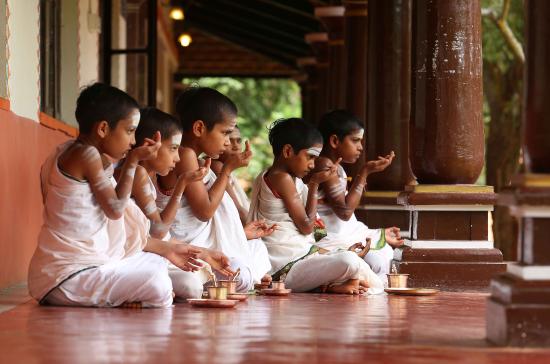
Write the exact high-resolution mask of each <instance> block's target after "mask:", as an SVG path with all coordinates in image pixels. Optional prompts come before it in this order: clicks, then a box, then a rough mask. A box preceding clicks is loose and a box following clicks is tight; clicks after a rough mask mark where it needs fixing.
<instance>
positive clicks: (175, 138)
mask: <svg viewBox="0 0 550 364" xmlns="http://www.w3.org/2000/svg"><path fill="white" fill-rule="evenodd" d="M180 144H181V134H179V133H178V134H176V135H172V145H180Z"/></svg>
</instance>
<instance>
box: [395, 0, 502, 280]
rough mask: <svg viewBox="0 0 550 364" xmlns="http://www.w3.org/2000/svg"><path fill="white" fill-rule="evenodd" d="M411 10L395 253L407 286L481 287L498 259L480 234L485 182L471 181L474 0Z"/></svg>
mask: <svg viewBox="0 0 550 364" xmlns="http://www.w3.org/2000/svg"><path fill="white" fill-rule="evenodd" d="M412 14H413V15H412V24H413V26H412V33H413V35H412V40H413V46H412V77H411V79H412V103H411V106H412V110H411V125H410V160H411V167H412V171H413V173H414V175H415V176H416V177H417V179H418V183H419V184H418V185H415V186H406V187H405V192H404V193H402V194H400V195H399V197H398V203H399V204H401V205H403V206H404V207H405V208H406V209H407V210H409V211H411V214H412V215H411V221H410V232H411V236H410V241H409V242H408V243H407V246H408V247H407V248H405V249H403V251H402V254H401V255H396V259H397V260H398V262H399V270H400V272H403V273H409V274H410V280H411V283H412V285H414V286H426V285H429V286H440V287H442V288H449V287H464V288H468V289H472V288H486V287H487V286H488V285H489V282H490V279H491V277H492V276H493V275H494V274H496V273H498V272H502V271H504V270H505V268H506V266H505V264H504V263H503V262H502V254H501V253H500V251H498V250H497V249H494V247H493V242H492V241H489V240H488V220H489V219H488V212H490V211H492V210H493V205H494V202H495V200H496V196H495V194H494V193H493V188H492V187H491V186H479V185H474V184H473V183H475V181H476V180H477V178H478V176H479V174H480V172H481V169H482V167H483V159H484V158H483V153H484V136H483V120H482V101H483V90H482V74H481V71H482V58H481V8H480V0H456V1H444V0H416V1H414V2H413V12H412Z"/></svg>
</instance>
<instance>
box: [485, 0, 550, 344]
mask: <svg viewBox="0 0 550 364" xmlns="http://www.w3.org/2000/svg"><path fill="white" fill-rule="evenodd" d="M526 10H527V11H526V13H527V21H526V23H525V27H526V37H525V39H526V43H527V47H526V48H527V53H526V70H525V81H524V82H525V83H524V104H523V105H524V110H523V111H524V112H523V120H522V122H523V128H522V129H523V130H522V133H523V135H522V139H523V142H522V143H523V155H524V161H525V172H524V173H522V174H520V175H518V176H517V177H516V178H515V180H514V181H513V184H512V187H511V188H510V189H508V190H507V191H503V192H502V193H501V195H500V196H499V204H501V205H508V206H509V207H510V213H511V214H512V215H514V216H516V217H517V219H518V222H519V235H518V247H519V252H518V256H519V261H518V262H517V264H510V265H509V266H508V272H507V273H505V274H501V275H499V276H497V277H496V278H495V279H493V281H492V282H491V297H490V298H489V301H488V305H487V337H488V339H489V340H490V341H492V342H493V343H496V344H498V345H512V346H546V347H548V346H550V102H549V101H548V100H549V98H550V72H549V71H548V64H549V63H550V37H549V36H550V2H548V1H545V0H529V1H527V2H526Z"/></svg>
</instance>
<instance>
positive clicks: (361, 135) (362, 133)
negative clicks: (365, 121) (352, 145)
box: [351, 128, 365, 139]
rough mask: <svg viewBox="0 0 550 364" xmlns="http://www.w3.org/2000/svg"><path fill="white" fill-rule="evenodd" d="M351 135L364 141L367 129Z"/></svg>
mask: <svg viewBox="0 0 550 364" xmlns="http://www.w3.org/2000/svg"><path fill="white" fill-rule="evenodd" d="M351 135H352V136H354V137H356V138H360V139H363V137H364V136H365V129H363V128H361V129H359V130H356V131H355V132H353V133H351Z"/></svg>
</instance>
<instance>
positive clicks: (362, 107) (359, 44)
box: [344, 0, 368, 126]
mask: <svg viewBox="0 0 550 364" xmlns="http://www.w3.org/2000/svg"><path fill="white" fill-rule="evenodd" d="M344 6H345V9H346V10H345V12H344V17H345V25H346V32H345V37H346V47H347V52H348V53H347V54H348V55H347V62H348V65H347V77H346V81H347V82H346V83H347V92H346V95H347V96H348V97H347V98H346V107H347V109H348V111H350V112H351V113H353V114H354V115H356V116H357V117H358V118H359V120H363V121H364V122H366V120H367V102H366V100H367V45H368V21H367V10H368V9H367V0H346V1H344ZM365 126H366V125H365Z"/></svg>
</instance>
